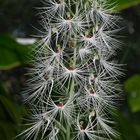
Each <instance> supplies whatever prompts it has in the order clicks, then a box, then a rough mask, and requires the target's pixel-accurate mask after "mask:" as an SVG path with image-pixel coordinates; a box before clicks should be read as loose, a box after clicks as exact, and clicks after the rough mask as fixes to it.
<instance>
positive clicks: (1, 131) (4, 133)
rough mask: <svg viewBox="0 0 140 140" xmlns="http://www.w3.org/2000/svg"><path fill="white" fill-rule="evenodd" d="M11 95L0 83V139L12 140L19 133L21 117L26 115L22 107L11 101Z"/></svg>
mask: <svg viewBox="0 0 140 140" xmlns="http://www.w3.org/2000/svg"><path fill="white" fill-rule="evenodd" d="M12 94H13V93H8V92H7V91H6V90H5V89H4V87H3V85H2V83H0V139H1V140H12V138H14V137H15V136H16V135H17V134H18V133H19V132H21V130H20V129H21V122H22V119H21V118H22V117H23V116H25V115H26V110H25V108H24V106H23V105H19V104H17V103H16V102H15V100H14V99H13V95H12Z"/></svg>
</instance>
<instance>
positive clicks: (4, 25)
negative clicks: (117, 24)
mask: <svg viewBox="0 0 140 140" xmlns="http://www.w3.org/2000/svg"><path fill="white" fill-rule="evenodd" d="M110 1H111V2H114V1H113V0H110ZM116 3H117V7H116V10H117V11H118V12H119V13H120V15H121V16H122V17H123V21H122V23H121V24H122V26H123V27H124V28H123V30H122V31H121V32H120V33H119V34H120V36H121V37H120V40H121V41H122V43H123V45H122V46H121V47H122V49H121V50H119V51H118V55H117V57H118V59H119V62H120V63H123V64H126V66H125V74H126V75H125V76H124V77H123V78H121V79H120V81H121V83H122V85H123V101H122V102H121V107H120V110H119V112H117V114H118V115H117V116H116V117H115V118H114V119H115V120H116V121H117V123H118V130H119V132H120V134H121V136H120V138H119V139H120V140H140V4H139V3H140V0H118V1H117V2H116ZM41 5H42V4H41V2H40V1H39V0H0V140H12V138H13V137H14V136H16V135H17V134H18V133H20V132H21V131H22V129H23V126H22V125H21V123H23V122H24V121H23V120H22V119H21V118H22V117H25V116H26V115H27V111H26V108H25V105H24V104H23V103H22V97H23V95H22V92H21V91H22V88H23V87H24V83H25V81H26V76H24V74H25V73H26V69H25V68H26V67H28V65H29V64H28V60H29V57H28V55H29V54H30V53H29V52H30V50H31V47H32V46H33V45H22V44H20V43H17V41H16V38H17V37H22V38H32V35H35V34H37V31H36V30H35V29H34V28H33V26H34V27H37V28H39V27H40V24H39V22H38V21H39V16H38V14H37V13H38V10H37V7H40V6H41Z"/></svg>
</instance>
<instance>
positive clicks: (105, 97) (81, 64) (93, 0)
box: [19, 0, 123, 140]
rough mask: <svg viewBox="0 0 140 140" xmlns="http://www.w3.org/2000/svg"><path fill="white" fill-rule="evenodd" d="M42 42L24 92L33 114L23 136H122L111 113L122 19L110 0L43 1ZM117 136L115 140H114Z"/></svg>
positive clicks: (60, 139)
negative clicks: (116, 13) (118, 34)
mask: <svg viewBox="0 0 140 140" xmlns="http://www.w3.org/2000/svg"><path fill="white" fill-rule="evenodd" d="M42 3H43V5H44V7H41V8H38V9H39V14H40V15H41V16H40V17H41V21H40V23H41V27H42V29H38V31H39V33H40V36H39V38H40V41H39V42H38V44H37V46H36V47H35V48H34V50H33V52H34V55H33V59H34V60H33V63H32V65H33V68H30V70H29V75H30V79H29V80H28V81H27V88H26V90H25V91H24V93H25V94H26V97H27V99H26V101H27V102H28V103H30V107H31V108H30V109H31V114H30V115H29V119H28V121H29V123H28V124H27V126H28V127H27V129H26V130H24V131H23V132H22V133H21V134H20V135H19V136H21V137H22V139H24V140H32V139H33V140H109V139H114V138H115V137H119V133H118V132H117V131H116V130H115V129H114V126H115V122H114V121H113V119H112V113H113V112H114V110H116V109H117V104H118V100H119V99H120V98H121V96H120V95H121V94H120V93H121V87H120V84H119V77H120V76H121V75H123V70H122V64H117V63H116V61H115V60H114V59H113V58H114V56H115V55H116V50H118V49H119V47H120V45H121V43H120V42H119V41H118V40H117V39H116V36H117V32H118V31H119V30H120V27H119V26H118V25H117V22H118V20H119V19H120V18H119V17H118V16H117V15H114V14H111V13H113V11H114V9H113V8H110V7H111V6H110V5H109V4H108V1H107V0H42ZM115 139H116V138H115Z"/></svg>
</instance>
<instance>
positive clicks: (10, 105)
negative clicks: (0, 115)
mask: <svg viewBox="0 0 140 140" xmlns="http://www.w3.org/2000/svg"><path fill="white" fill-rule="evenodd" d="M0 103H1V104H2V105H3V108H4V109H5V111H6V112H7V113H8V115H9V116H10V118H11V119H12V121H13V122H14V123H16V124H19V123H20V122H21V117H22V115H23V114H24V113H25V109H24V108H23V107H21V106H18V105H16V104H15V103H14V102H12V101H11V100H10V99H8V98H6V97H5V96H3V95H0Z"/></svg>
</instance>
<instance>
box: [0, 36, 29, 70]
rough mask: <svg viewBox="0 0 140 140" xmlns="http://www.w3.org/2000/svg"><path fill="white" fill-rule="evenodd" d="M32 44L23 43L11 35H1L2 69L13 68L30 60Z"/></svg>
mask: <svg viewBox="0 0 140 140" xmlns="http://www.w3.org/2000/svg"><path fill="white" fill-rule="evenodd" d="M30 51H31V46H29V45H21V44H19V43H17V42H16V40H15V39H14V38H13V37H11V36H9V35H0V69H1V70H4V69H11V68H13V67H15V66H19V65H25V64H27V63H28V61H29V58H30V57H29V54H30Z"/></svg>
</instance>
